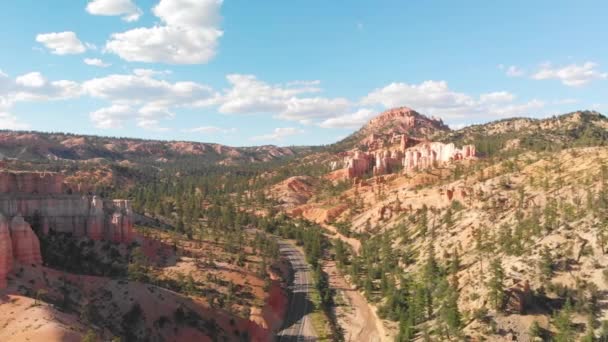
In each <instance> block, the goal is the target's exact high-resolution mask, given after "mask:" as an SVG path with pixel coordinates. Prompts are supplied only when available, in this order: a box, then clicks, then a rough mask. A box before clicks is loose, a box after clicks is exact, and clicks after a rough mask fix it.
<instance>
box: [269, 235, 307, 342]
mask: <svg viewBox="0 0 608 342" xmlns="http://www.w3.org/2000/svg"><path fill="white" fill-rule="evenodd" d="M279 247H280V250H281V254H282V255H283V256H284V257H286V258H287V259H288V260H289V262H290V263H291V266H292V269H293V271H294V277H293V281H292V282H291V284H290V285H289V307H288V310H287V314H286V317H285V322H284V323H283V327H282V328H281V330H280V331H279V332H278V333H277V337H276V341H278V342H290V341H306V342H308V341H316V340H317V337H316V333H315V331H314V329H313V327H312V319H311V318H310V313H311V312H312V309H313V303H312V302H311V301H310V299H309V296H310V291H311V290H312V288H313V286H314V283H313V279H312V272H311V269H310V266H309V265H308V263H307V262H306V258H305V257H304V255H303V254H302V253H301V252H300V251H299V250H298V249H297V248H295V247H294V246H293V245H291V244H289V243H287V242H284V241H281V242H279Z"/></svg>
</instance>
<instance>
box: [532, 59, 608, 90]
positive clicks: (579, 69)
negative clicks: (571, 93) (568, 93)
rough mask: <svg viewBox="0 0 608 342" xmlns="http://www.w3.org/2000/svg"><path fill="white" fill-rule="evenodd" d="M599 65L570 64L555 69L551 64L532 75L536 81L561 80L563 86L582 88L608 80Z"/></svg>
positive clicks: (590, 63)
mask: <svg viewBox="0 0 608 342" xmlns="http://www.w3.org/2000/svg"><path fill="white" fill-rule="evenodd" d="M597 67H598V65H597V63H594V62H586V63H584V64H582V65H578V64H570V65H566V66H563V67H554V66H553V65H551V63H544V64H542V65H541V67H540V69H539V70H538V71H537V72H536V73H535V74H534V75H532V79H535V80H552V79H553V80H559V81H561V82H562V84H564V85H567V86H570V87H580V86H583V85H585V84H587V83H589V82H591V81H592V80H601V79H604V80H605V79H608V73H604V72H600V71H599V70H598V69H597Z"/></svg>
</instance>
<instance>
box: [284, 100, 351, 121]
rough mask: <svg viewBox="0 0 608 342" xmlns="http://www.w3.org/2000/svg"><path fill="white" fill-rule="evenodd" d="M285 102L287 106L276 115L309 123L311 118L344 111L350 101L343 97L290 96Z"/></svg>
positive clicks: (333, 114)
mask: <svg viewBox="0 0 608 342" xmlns="http://www.w3.org/2000/svg"><path fill="white" fill-rule="evenodd" d="M286 104H287V108H286V109H285V110H284V111H283V112H281V113H279V115H278V116H277V117H278V118H281V119H285V120H297V121H302V122H303V123H309V122H310V121H311V120H312V119H318V118H322V119H323V118H329V117H333V116H335V115H337V114H340V113H344V112H346V111H347V110H348V108H349V107H350V102H349V101H348V100H347V99H345V98H335V99H328V98H323V97H313V98H291V99H289V100H288V101H287V102H286Z"/></svg>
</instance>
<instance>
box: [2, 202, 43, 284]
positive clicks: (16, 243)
mask: <svg viewBox="0 0 608 342" xmlns="http://www.w3.org/2000/svg"><path fill="white" fill-rule="evenodd" d="M15 262H19V263H22V264H27V265H32V264H36V265H39V264H42V256H41V255H40V241H39V240H38V236H36V234H35V233H34V231H33V230H32V227H31V226H30V225H29V223H27V222H25V220H24V219H23V217H21V216H15V217H13V218H12V219H11V220H10V221H9V220H8V219H7V218H6V217H5V216H4V215H2V214H0V289H3V288H5V287H6V285H7V284H6V277H7V275H8V274H9V273H10V272H11V271H12V270H13V268H14V263H15Z"/></svg>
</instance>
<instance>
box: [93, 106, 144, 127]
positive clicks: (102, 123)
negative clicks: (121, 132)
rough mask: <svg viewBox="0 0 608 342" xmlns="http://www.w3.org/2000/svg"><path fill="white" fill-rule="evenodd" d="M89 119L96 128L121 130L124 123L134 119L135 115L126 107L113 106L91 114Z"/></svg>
mask: <svg viewBox="0 0 608 342" xmlns="http://www.w3.org/2000/svg"><path fill="white" fill-rule="evenodd" d="M90 117H91V121H93V123H94V124H95V126H96V127H97V128H102V129H110V128H122V127H123V126H124V123H125V121H127V120H128V119H131V118H133V117H135V113H134V111H133V109H132V108H131V107H129V106H127V105H117V104H115V105H112V106H110V107H106V108H101V109H99V110H96V111H94V112H92V113H91V114H90Z"/></svg>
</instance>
